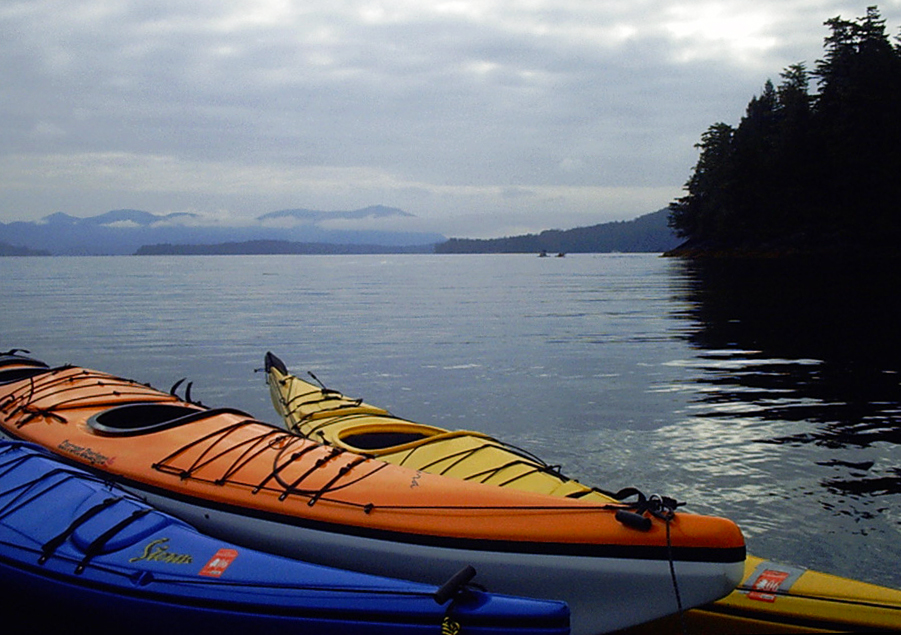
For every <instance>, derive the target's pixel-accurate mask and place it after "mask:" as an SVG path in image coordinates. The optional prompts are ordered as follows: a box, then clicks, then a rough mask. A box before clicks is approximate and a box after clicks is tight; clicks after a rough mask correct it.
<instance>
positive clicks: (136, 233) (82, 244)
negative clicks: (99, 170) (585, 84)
mask: <svg viewBox="0 0 901 635" xmlns="http://www.w3.org/2000/svg"><path fill="white" fill-rule="evenodd" d="M667 216H668V210H666V209H662V210H659V211H657V212H653V213H651V214H646V215H644V216H641V217H639V218H636V219H634V220H631V221H620V222H612V223H603V224H600V225H593V226H590V227H577V228H575V229H568V230H556V229H554V230H547V231H543V232H541V233H540V234H527V235H523V236H510V237H505V238H494V239H466V238H452V239H450V240H448V239H446V238H445V237H444V236H441V235H440V234H428V233H421V232H397V231H394V232H392V231H376V230H365V229H359V230H354V229H341V230H338V229H332V228H329V226H328V225H329V223H330V222H334V221H340V222H339V223H338V224H339V225H344V226H348V227H353V226H354V223H355V222H357V223H359V222H360V221H365V220H372V219H385V218H389V219H390V218H394V219H403V218H415V217H414V216H413V215H412V214H409V213H407V212H405V211H403V210H400V209H397V208H394V207H385V206H380V205H378V206H372V207H366V208H363V209H358V210H351V211H337V212H324V211H318V210H309V209H289V210H281V211H277V212H271V213H268V214H264V215H262V216H259V217H258V218H257V219H256V222H255V223H253V224H250V225H247V226H218V225H211V224H209V223H206V224H204V221H203V219H202V218H201V217H200V216H199V215H197V214H187V213H181V214H166V215H157V214H151V213H150V212H144V211H141V210H133V209H121V210H114V211H111V212H106V213H105V214H100V215H98V216H92V217H89V218H77V217H75V216H70V215H68V214H65V213H62V212H58V213H56V214H51V215H50V216H46V217H45V218H43V219H41V220H40V221H37V222H14V223H8V224H3V223H0V256H4V255H47V254H50V255H124V254H135V253H137V254H141V255H160V254H170V255H175V254H361V253H447V254H449V253H539V252H542V251H546V252H554V253H561V252H562V253H580V252H581V253H601V252H612V251H619V252H664V251H668V250H670V249H672V248H674V247H676V246H677V245H678V244H679V240H678V239H677V238H676V237H675V236H674V235H673V234H672V232H671V231H670V229H669V227H668V226H667Z"/></svg>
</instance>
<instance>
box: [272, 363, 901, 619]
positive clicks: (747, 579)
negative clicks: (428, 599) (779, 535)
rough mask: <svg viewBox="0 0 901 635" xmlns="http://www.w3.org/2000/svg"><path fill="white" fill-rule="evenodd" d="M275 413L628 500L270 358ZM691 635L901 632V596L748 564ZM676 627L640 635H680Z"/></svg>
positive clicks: (389, 445) (350, 440)
mask: <svg viewBox="0 0 901 635" xmlns="http://www.w3.org/2000/svg"><path fill="white" fill-rule="evenodd" d="M265 371H266V378H267V383H268V385H269V390H270V395H271V397H272V403H273V405H274V406H275V409H276V411H277V413H278V414H279V416H280V417H281V418H282V420H283V421H284V424H285V426H286V427H287V429H289V430H291V431H292V432H295V433H297V434H299V435H301V436H303V437H306V438H310V439H315V440H316V441H319V442H320V443H323V444H326V445H330V446H333V447H335V448H339V449H341V450H344V451H348V452H355V453H358V454H368V455H370V456H374V457H376V458H378V459H379V460H382V461H387V462H390V463H396V464H398V465H404V466H406V467H411V468H413V469H417V470H422V471H428V472H434V473H437V474H443V475H446V476H450V477H454V478H458V479H462V480H468V481H476V482H479V483H485V484H491V485H498V486H501V487H504V488H510V489H517V490H523V491H530V492H541V493H544V494H549V495H551V496H557V497H565V498H576V499H579V500H583V501H592V502H595V503H597V504H610V503H615V502H618V501H619V500H620V495H621V494H622V493H631V492H608V491H604V490H601V489H599V488H596V487H591V486H588V485H585V484H583V483H580V482H579V481H577V480H574V479H572V478H570V477H568V476H566V475H565V474H564V473H563V472H561V470H560V468H559V467H557V466H551V465H548V464H547V463H545V462H544V461H542V460H541V459H539V458H538V457H536V456H534V455H532V454H530V453H528V452H526V451H524V450H521V449H519V448H516V447H513V446H511V445H509V444H506V443H504V442H502V441H499V440H498V439H495V438H492V437H490V436H488V435H485V434H482V433H479V432H472V431H467V430H445V429H443V428H439V427H436V426H430V425H425V424H422V423H416V422H413V421H408V420H406V419H402V418H399V417H396V416H394V415H392V414H391V413H390V412H388V411H387V410H384V409H383V408H378V407H376V406H372V405H370V404H367V403H365V402H364V401H362V400H361V399H353V398H350V397H346V396H345V395H343V394H342V393H340V392H339V391H337V390H332V389H329V388H326V387H325V386H323V385H321V384H320V383H318V380H317V379H315V378H311V379H313V380H314V381H315V382H316V383H312V382H308V381H305V380H303V379H301V378H299V377H297V376H296V375H292V374H290V373H289V372H288V369H287V367H286V366H285V364H284V362H282V360H280V359H279V358H278V357H276V356H275V355H273V354H272V353H267V354H266V357H265ZM685 618H686V622H687V623H688V624H689V626H690V627H691V629H692V630H699V631H700V632H716V633H727V632H728V633H763V632H782V633H788V632H810V631H811V630H815V631H820V632H824V631H836V632H843V631H846V630H864V631H871V630H877V631H883V630H899V631H901V590H896V589H890V588H886V587H880V586H877V585H872V584H867V583H864V582H858V581H856V580H850V579H847V578H841V577H838V576H833V575H829V574H825V573H820V572H817V571H811V570H807V569H801V568H799V567H796V566H792V565H788V564H784V563H778V562H773V561H769V560H764V559H761V558H757V557H754V556H749V557H748V559H747V562H746V563H745V571H744V577H743V579H742V582H741V584H740V585H739V586H738V587H737V588H736V589H735V590H734V591H733V592H732V593H731V594H730V595H728V596H727V597H725V598H723V599H722V600H719V601H717V602H715V603H713V604H710V605H708V606H705V607H702V608H698V609H695V610H692V611H689V612H688V613H687V614H686V616H685ZM680 629H681V625H680V623H679V622H678V621H675V620H673V619H672V618H668V619H667V620H664V621H662V622H652V623H650V624H648V625H645V626H642V627H640V628H639V629H637V631H636V632H639V631H640V632H642V633H645V632H647V633H665V632H678V631H679V630H680Z"/></svg>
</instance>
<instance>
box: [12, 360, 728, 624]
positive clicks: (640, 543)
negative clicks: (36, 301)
mask: <svg viewBox="0 0 901 635" xmlns="http://www.w3.org/2000/svg"><path fill="white" fill-rule="evenodd" d="M23 360H28V358H25V357H23V356H22V355H20V354H12V355H5V356H0V431H2V432H3V433H4V434H5V435H6V436H9V437H11V438H15V439H21V440H25V441H30V442H33V443H38V444H40V445H42V446H44V447H46V448H48V449H50V450H51V451H53V452H55V453H57V454H58V455H59V456H61V457H62V458H64V459H66V460H68V461H71V462H74V463H78V464H81V465H84V466H87V467H89V468H91V469H92V470H94V471H97V472H102V473H103V474H105V475H107V476H108V477H109V478H110V479H112V480H114V481H116V482H117V483H118V484H120V485H122V486H124V487H126V488H128V489H131V490H132V491H135V492H137V493H139V494H141V495H143V496H144V497H146V498H147V499H148V500H149V501H150V502H152V503H154V504H155V505H157V506H158V507H160V508H161V509H163V510H165V511H169V512H170V513H173V514H174V515H178V516H181V517H182V518H184V519H185V520H187V521H188V522H191V523H193V524H195V526H197V527H198V528H199V529H201V530H202V531H205V532H207V533H209V534H211V535H216V536H220V537H223V538H228V539H230V540H232V541H234V542H238V543H244V544H247V545H248V546H252V547H257V548H262V549H265V550H268V551H272V552H277V553H281V554H285V555H289V556H294V557H298V558H304V559H307V560H311V561H314V562H319V563H322V564H329V565H332V566H340V567H344V568H349V569H355V570H360V571H364V572H374V573H379V574H382V575H389V576H393V577H401V578H406V579H411V580H418V581H423V582H431V583H440V582H442V581H444V580H446V579H447V578H448V577H449V576H450V575H451V574H453V573H454V572H456V571H458V570H459V569H460V568H461V565H464V566H465V565H467V564H469V565H473V566H474V567H475V568H476V570H477V571H478V575H479V580H480V582H481V583H482V584H484V585H485V586H486V587H487V588H488V590H490V591H492V592H496V593H507V594H516V595H526V596H532V597H541V598H549V599H559V600H563V601H566V602H567V603H568V604H569V606H570V609H571V611H572V627H573V633H577V634H580V633H581V634H590V633H599V632H609V631H613V630H616V629H620V628H624V627H628V626H631V625H634V624H638V623H642V622H646V621H648V620H650V619H654V618H656V617H661V616H665V615H669V614H673V613H675V612H677V611H678V610H679V609H680V607H681V608H683V609H687V608H690V607H694V606H699V605H702V604H705V603H708V602H711V601H713V600H716V599H718V598H720V597H722V596H725V595H727V594H728V593H729V592H731V591H732V590H733V588H735V586H736V585H737V584H738V583H739V582H740V581H741V579H742V572H743V569H744V560H745V545H744V540H743V537H742V534H741V532H740V530H739V529H738V527H737V526H736V525H735V524H734V523H732V522H731V521H729V520H726V519H722V518H715V517H707V516H700V515H693V514H687V513H682V512H677V511H675V507H676V505H675V504H674V503H675V502H674V501H670V500H669V499H660V498H652V499H643V500H642V501H641V502H640V504H632V505H628V504H595V503H591V502H585V501H580V500H577V499H567V498H559V497H552V496H546V495H543V494H535V493H529V492H521V491H515V490H510V489H504V488H498V487H492V486H488V485H483V484H480V483H472V482H466V481H461V480H458V479H452V478H447V477H443V476H440V475H435V474H430V473H427V472H425V471H421V470H414V469H409V468H405V467H402V466H397V465H393V464H390V463H385V462H382V461H378V460H375V459H373V458H369V457H367V456H361V455H357V454H354V453H351V452H344V451H342V450H341V449H336V448H331V447H328V446H323V445H320V444H318V443H315V442H313V441H310V440H308V439H304V438H301V437H298V436H296V435H293V434H290V433H288V432H286V431H284V430H283V429H281V428H278V427H276V426H273V425H269V424H266V423H262V422H259V421H255V420H253V419H252V418H251V417H250V416H249V415H247V414H244V413H242V412H239V411H237V410H232V409H211V408H207V407H204V406H201V405H199V404H196V403H192V402H190V401H185V400H183V399H181V398H179V397H177V396H175V395H174V394H170V393H165V392H161V391H159V390H156V389H155V388H152V387H151V386H148V385H145V384H141V383H139V382H136V381H133V380H128V379H123V378H119V377H115V376H113V375H110V374H106V373H102V372H98V371H93V370H89V369H86V368H80V367H62V368H48V367H46V366H44V365H42V364H39V363H34V360H28V361H23Z"/></svg>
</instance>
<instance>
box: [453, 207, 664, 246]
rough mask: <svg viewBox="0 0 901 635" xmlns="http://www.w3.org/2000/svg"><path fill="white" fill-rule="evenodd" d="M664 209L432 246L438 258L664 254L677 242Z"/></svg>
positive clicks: (456, 240) (457, 239)
mask: <svg viewBox="0 0 901 635" xmlns="http://www.w3.org/2000/svg"><path fill="white" fill-rule="evenodd" d="M668 213H669V212H668V211H667V210H666V209H662V210H658V211H656V212H652V213H650V214H645V215H644V216H639V217H638V218H635V219H632V220H628V221H614V222H611V223H601V224H599V225H591V226H589V227H576V228H574V229H548V230H545V231H543V232H541V233H539V234H524V235H521V236H507V237H504V238H451V239H450V240H448V241H446V242H443V243H439V244H437V245H435V253H439V254H472V253H480V254H511V253H541V252H553V253H604V252H613V251H616V252H651V253H655V252H656V253H659V252H664V251H667V250H669V249H672V248H673V247H675V246H676V245H677V244H678V243H679V241H678V239H677V238H676V236H675V235H674V234H673V232H672V230H671V229H670V228H669V227H667V215H668Z"/></svg>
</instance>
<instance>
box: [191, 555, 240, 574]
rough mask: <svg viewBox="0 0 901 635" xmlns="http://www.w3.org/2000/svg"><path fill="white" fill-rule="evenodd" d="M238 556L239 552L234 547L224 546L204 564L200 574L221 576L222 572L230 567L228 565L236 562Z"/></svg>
mask: <svg viewBox="0 0 901 635" xmlns="http://www.w3.org/2000/svg"><path fill="white" fill-rule="evenodd" d="M237 557H238V552H237V551H235V550H234V549H225V548H222V549H220V550H219V551H217V552H216V553H215V554H214V555H213V557H212V558H210V561H209V562H207V563H206V564H205V565H204V566H203V569H201V570H200V573H199V575H205V576H207V577H210V578H218V577H221V576H222V574H223V573H225V570H226V569H228V566H229V565H230V564H231V563H232V562H234V560H235V558H237Z"/></svg>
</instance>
